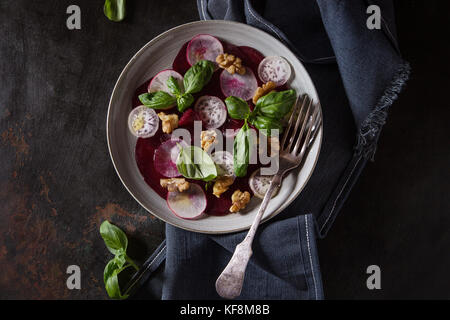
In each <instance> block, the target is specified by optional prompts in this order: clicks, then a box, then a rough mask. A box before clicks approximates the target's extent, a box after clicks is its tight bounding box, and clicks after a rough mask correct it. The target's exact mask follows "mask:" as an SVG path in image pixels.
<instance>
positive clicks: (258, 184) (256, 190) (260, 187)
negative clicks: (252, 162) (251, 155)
mask: <svg viewBox="0 0 450 320" xmlns="http://www.w3.org/2000/svg"><path fill="white" fill-rule="evenodd" d="M272 178H273V176H263V175H261V170H260V169H257V170H255V171H254V172H253V173H252V175H251V176H250V179H249V180H248V184H249V186H250V189H252V191H253V194H254V195H255V196H257V197H258V198H261V199H263V198H264V195H265V194H266V192H267V190H269V186H270V181H272ZM278 190H279V188H276V189H275V191H274V192H273V193H272V198H273V197H275V196H276V195H277V193H278Z"/></svg>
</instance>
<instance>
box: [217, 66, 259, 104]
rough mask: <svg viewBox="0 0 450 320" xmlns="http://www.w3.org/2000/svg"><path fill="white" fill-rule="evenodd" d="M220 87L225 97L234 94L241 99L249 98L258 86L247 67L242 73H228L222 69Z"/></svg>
mask: <svg viewBox="0 0 450 320" xmlns="http://www.w3.org/2000/svg"><path fill="white" fill-rule="evenodd" d="M220 87H221V89H222V92H223V94H224V95H225V96H226V97H229V96H235V97H239V98H241V99H243V100H250V99H251V98H252V97H253V94H254V93H255V91H256V89H257V88H258V81H257V80H256V77H255V75H254V74H253V71H252V70H251V69H249V68H247V70H246V72H245V74H243V75H240V74H238V73H235V74H230V73H229V72H228V71H227V70H223V71H222V73H221V74H220Z"/></svg>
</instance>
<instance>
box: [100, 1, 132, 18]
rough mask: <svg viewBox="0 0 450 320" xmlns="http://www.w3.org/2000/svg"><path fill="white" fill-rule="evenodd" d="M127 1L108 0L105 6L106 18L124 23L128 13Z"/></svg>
mask: <svg viewBox="0 0 450 320" xmlns="http://www.w3.org/2000/svg"><path fill="white" fill-rule="evenodd" d="M125 3H126V1H125V0H106V1H105V5H104V6H103V12H104V13H105V16H106V17H107V18H108V19H109V20H111V21H114V22H119V21H122V20H123V19H124V18H125V13H126V10H125V9H126V5H125Z"/></svg>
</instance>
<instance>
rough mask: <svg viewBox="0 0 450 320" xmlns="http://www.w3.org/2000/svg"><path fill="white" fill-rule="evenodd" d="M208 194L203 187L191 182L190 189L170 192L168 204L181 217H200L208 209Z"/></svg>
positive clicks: (189, 218)
mask: <svg viewBox="0 0 450 320" xmlns="http://www.w3.org/2000/svg"><path fill="white" fill-rule="evenodd" d="M206 204H207V202H206V196H205V192H203V188H202V187H200V186H199V185H198V184H195V183H191V184H190V186H189V189H188V190H186V191H184V192H178V191H176V192H168V193H167V205H168V206H169V209H170V210H172V212H173V213H174V214H175V215H176V216H177V217H179V218H182V219H188V220H193V219H198V218H200V217H201V216H202V215H203V212H205V209H206Z"/></svg>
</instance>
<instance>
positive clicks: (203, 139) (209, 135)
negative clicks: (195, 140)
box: [200, 130, 217, 151]
mask: <svg viewBox="0 0 450 320" xmlns="http://www.w3.org/2000/svg"><path fill="white" fill-rule="evenodd" d="M216 138H217V133H216V131H214V130H206V131H202V133H201V134H200V144H201V146H202V149H203V150H205V151H208V150H209V148H211V146H212V145H213V143H217V141H216Z"/></svg>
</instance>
